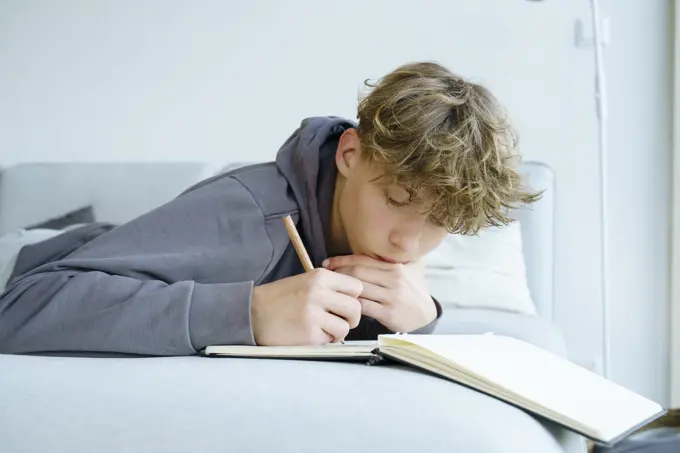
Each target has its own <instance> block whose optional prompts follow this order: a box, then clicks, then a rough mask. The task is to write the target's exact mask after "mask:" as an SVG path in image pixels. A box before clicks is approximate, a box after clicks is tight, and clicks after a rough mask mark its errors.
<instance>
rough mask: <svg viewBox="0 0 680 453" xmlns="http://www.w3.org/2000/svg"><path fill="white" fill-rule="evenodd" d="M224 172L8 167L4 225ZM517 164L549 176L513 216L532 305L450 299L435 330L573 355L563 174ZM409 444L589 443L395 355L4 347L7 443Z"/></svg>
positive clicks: (2, 440)
mask: <svg viewBox="0 0 680 453" xmlns="http://www.w3.org/2000/svg"><path fill="white" fill-rule="evenodd" d="M230 167H231V166H228V167H226V168H230ZM224 170H225V166H224V165H215V164H208V163H203V162H175V163H172V162H165V163H160V162H146V163H144V162H140V163H126V162H121V163H115V162H109V163H59V164H57V163H53V164H50V163H38V164H22V165H16V166H12V167H8V168H4V169H2V170H1V171H0V236H2V235H8V234H12V232H15V231H17V230H18V229H21V228H23V227H24V226H26V225H34V224H36V223H39V222H40V221H42V220H45V219H50V218H54V217H57V216H59V215H60V214H61V213H64V212H69V211H72V210H73V209H76V208H79V207H82V206H86V205H87V206H91V207H93V208H94V212H95V213H96V215H97V220H103V221H110V222H114V223H122V222H125V221H127V220H130V219H132V218H134V217H136V216H138V215H140V214H142V213H144V212H146V211H148V210H150V209H153V208H154V207H156V206H158V205H160V204H162V203H164V202H166V201H168V200H170V199H171V198H172V197H174V196H176V195H178V194H179V193H180V192H182V191H183V190H184V189H185V188H187V187H188V186H190V185H192V184H193V183H195V182H197V181H200V180H202V179H204V178H207V177H209V176H212V175H213V174H215V173H216V172H220V171H224ZM522 172H523V175H524V176H525V178H526V179H527V181H528V182H529V183H530V184H531V185H532V187H535V188H540V189H544V190H545V193H544V195H543V198H542V200H541V201H540V202H538V203H537V204H536V205H534V206H533V207H532V208H530V209H522V210H518V211H517V212H516V214H515V215H516V217H517V219H518V221H519V222H518V225H519V227H520V229H521V237H522V254H523V258H524V262H525V265H526V269H525V270H526V278H527V285H528V290H529V293H530V295H531V299H532V302H533V306H534V307H535V313H532V314H527V313H518V312H513V311H510V310H503V309H494V308H489V307H472V306H469V307H461V306H455V305H451V306H448V305H447V304H446V303H444V304H443V305H444V315H443V317H442V319H441V321H440V323H439V325H438V328H437V331H436V332H435V333H436V334H451V333H484V332H488V331H493V332H496V333H501V334H505V335H511V336H514V337H516V338H520V339H523V340H526V341H529V342H531V343H534V344H536V345H538V346H540V347H542V348H545V349H547V350H550V351H552V352H554V353H556V354H559V355H562V356H565V357H568V351H567V349H566V347H565V342H564V339H563V337H562V336H561V334H560V332H559V330H558V329H557V328H556V327H555V325H554V322H553V312H554V310H553V297H552V291H553V289H552V288H553V276H552V269H553V262H552V261H553V256H552V250H553V241H554V236H553V213H554V190H555V181H554V174H553V172H552V171H551V169H550V168H549V167H548V166H546V165H544V164H542V163H539V162H524V163H523V164H522ZM139 194H143V196H140V195H139ZM446 291H449V289H446ZM414 450H422V451H427V452H473V453H474V452H480V453H481V452H488V453H501V452H503V453H512V452H537V453H553V452H554V453H558V452H560V453H577V452H578V453H580V452H585V451H586V444H585V441H584V439H583V438H582V437H581V436H579V435H577V434H575V433H573V432H571V431H568V430H566V429H563V428H562V427H560V426H557V425H555V424H553V423H552V422H550V421H547V420H544V419H541V418H539V417H536V416H533V415H531V414H529V413H527V412H525V411H522V410H521V409H518V408H516V407H514V406H511V405H509V404H506V403H504V402H502V401H500V400H497V399H494V398H491V397H488V396H486V395H483V394H481V393H478V392H475V391H473V390H471V389H469V388H467V387H463V386H460V385H457V384H455V383H452V382H448V381H445V380H442V379H439V378H436V377H434V376H431V375H428V374H426V373H424V372H419V371H416V370H414V369H410V368H406V367H403V366H399V365H396V364H393V365H389V366H378V367H369V366H366V365H365V364H362V363H355V362H323V361H303V360H300V361H298V360H273V359H271V360H270V359H209V358H204V357H200V356H190V357H131V356H130V357H128V356H113V355H108V356H103V355H97V356H95V355H85V354H80V355H76V354H70V355H67V354H42V355H2V354H0V451H2V452H7V453H18V452H38V451H41V452H42V451H50V452H73V451H92V452H102V453H105V452H188V451H197V452H206V453H212V452H264V451H277V452H297V453H300V452H312V451H315V452H316V451H323V452H327V453H335V452H343V453H344V452H347V451H367V452H368V451H370V452H375V453H377V452H386V453H400V452H412V451H414Z"/></svg>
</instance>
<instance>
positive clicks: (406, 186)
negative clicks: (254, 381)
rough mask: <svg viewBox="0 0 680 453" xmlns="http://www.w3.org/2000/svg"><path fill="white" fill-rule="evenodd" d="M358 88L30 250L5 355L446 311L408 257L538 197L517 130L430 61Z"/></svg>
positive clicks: (341, 332)
mask: <svg viewBox="0 0 680 453" xmlns="http://www.w3.org/2000/svg"><path fill="white" fill-rule="evenodd" d="M371 86H372V88H373V90H372V92H371V93H370V94H369V95H368V96H366V97H365V98H364V99H362V100H361V101H360V103H359V107H358V124H354V123H352V122H350V121H348V120H345V119H341V118H335V117H327V118H310V119H306V120H304V121H303V122H302V124H301V126H300V128H299V129H298V130H297V131H295V132H294V133H293V135H292V136H291V137H290V138H289V139H288V140H287V141H286V142H285V143H284V144H283V146H282V147H281V149H280V150H279V152H278V154H277V156H276V160H275V162H270V163H265V164H259V165H254V166H249V167H245V168H241V169H238V170H235V171H232V172H230V173H228V174H224V175H219V176H217V177H213V178H211V179H208V180H206V181H203V182H201V183H199V184H197V185H196V186H194V187H192V188H190V189H189V190H187V191H186V192H185V193H184V194H182V195H181V196H179V197H177V198H176V199H174V200H172V201H171V202H169V203H167V204H165V205H164V206H161V207H159V208H157V209H155V210H153V211H151V212H149V213H147V214H145V215H143V216H141V217H139V218H137V219H135V220H132V221H131V222H128V223H126V224H124V225H121V226H119V227H116V228H106V229H104V231H103V232H102V231H101V230H102V228H101V226H99V225H97V226H95V227H94V228H93V227H89V228H88V227H86V228H81V229H79V230H75V231H71V232H68V233H65V234H62V235H60V236H58V237H57V238H55V239H52V240H48V241H46V242H44V243H42V244H41V245H40V246H39V247H36V248H34V249H32V250H31V253H30V254H31V255H32V256H31V257H30V259H28V261H30V262H31V263H32V264H31V266H28V267H27V268H26V269H23V270H22V271H21V273H22V275H21V276H19V277H17V278H14V279H13V280H12V281H11V282H10V285H9V286H8V288H7V290H6V291H5V293H4V294H3V295H2V296H1V297H0V352H8V353H28V352H43V351H96V352H119V353H136V354H149V355H186V354H194V353H196V352H197V351H200V350H201V349H202V348H204V347H205V346H207V345H210V344H245V345H253V344H258V345H296V344H323V343H327V342H335V341H341V340H345V339H346V340H354V339H374V338H376V337H377V335H378V334H380V333H389V332H397V331H398V332H410V333H430V332H433V331H434V328H435V326H436V323H437V320H438V319H439V317H440V316H441V307H440V306H439V304H438V303H437V302H436V301H434V300H433V298H432V297H431V296H430V295H429V293H428V291H427V288H426V285H425V281H424V275H423V269H422V265H421V261H420V260H421V258H422V257H423V256H424V255H425V254H427V253H428V252H430V251H431V250H433V249H434V248H435V247H436V246H437V245H438V244H439V243H440V242H441V241H442V240H443V239H444V237H445V236H446V235H447V234H448V233H458V234H474V233H475V232H476V231H478V230H479V229H480V228H484V227H486V226H489V225H502V224H506V223H508V222H509V221H510V219H509V218H508V217H507V214H508V212H507V211H508V209H510V208H513V207H515V206H517V205H520V204H524V203H530V202H532V201H534V200H535V199H536V198H537V197H538V195H537V194H535V193H531V192H528V191H525V190H524V189H523V188H522V187H521V184H520V177H519V175H518V173H517V171H516V168H515V165H516V161H513V159H514V158H515V157H516V156H515V151H516V150H515V139H514V135H513V133H512V130H511V128H510V127H509V125H508V124H507V122H506V120H505V117H504V115H503V114H502V110H501V109H500V107H499V105H498V103H497V102H496V101H495V99H494V98H493V96H492V95H491V94H490V93H489V92H488V91H487V90H486V89H485V88H483V87H481V86H478V85H474V84H471V83H469V82H466V81H464V80H462V79H461V78H459V77H457V76H455V75H454V74H452V73H450V72H449V71H448V70H447V69H445V68H443V67H441V66H440V65H437V64H435V63H429V62H425V63H413V64H408V65H404V66H402V67H400V68H397V69H396V70H395V71H393V72H391V73H390V74H388V75H386V76H385V77H384V78H383V79H382V80H380V81H379V83H377V84H376V85H371ZM287 215H290V216H291V217H292V218H293V220H294V221H295V223H296V225H297V229H298V231H299V232H300V235H301V237H302V240H303V243H304V244H305V247H306V248H307V251H308V253H309V255H310V257H311V260H312V263H313V264H314V267H315V269H314V270H313V271H311V272H307V273H305V272H303V268H302V265H301V263H300V261H299V259H298V256H297V254H296V252H295V250H294V248H293V246H292V244H291V242H290V240H289V237H288V235H287V232H286V229H285V227H284V224H283V222H282V220H281V219H282V218H283V217H285V216H287ZM24 266H25V265H24ZM17 267H19V268H21V263H18V264H17Z"/></svg>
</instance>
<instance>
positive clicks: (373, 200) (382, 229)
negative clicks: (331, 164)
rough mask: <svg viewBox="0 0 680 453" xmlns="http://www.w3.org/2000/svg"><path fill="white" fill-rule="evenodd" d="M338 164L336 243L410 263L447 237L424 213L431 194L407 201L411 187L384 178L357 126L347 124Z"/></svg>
mask: <svg viewBox="0 0 680 453" xmlns="http://www.w3.org/2000/svg"><path fill="white" fill-rule="evenodd" d="M336 165H337V167H338V181H337V183H336V189H335V192H336V193H335V196H334V202H333V205H334V206H333V220H332V223H333V225H332V234H331V237H332V238H333V240H334V242H336V244H335V245H336V247H339V248H340V249H342V248H344V249H349V250H351V252H352V253H353V254H364V255H369V256H371V257H373V258H377V259H380V260H383V261H390V262H398V263H407V262H414V261H417V260H419V259H420V258H422V257H423V256H424V255H426V254H427V253H429V252H430V251H432V250H433V249H434V248H435V247H437V245H439V244H440V243H441V241H442V240H443V239H444V238H445V237H446V235H447V231H446V230H445V229H444V228H443V227H441V226H437V225H435V224H433V223H432V222H431V221H430V220H429V218H428V216H427V215H426V214H424V213H423V211H424V209H423V208H426V207H427V203H428V200H427V199H424V200H421V201H420V202H417V203H412V204H408V205H406V202H408V200H409V194H408V192H407V191H406V190H404V189H403V188H400V187H398V186H392V187H384V186H383V185H381V184H378V182H377V178H379V177H380V176H381V175H382V174H383V172H382V171H381V169H380V168H379V166H378V165H376V164H371V163H370V162H369V161H368V159H365V158H362V156H361V145H360V142H359V137H358V135H357V133H356V130H354V129H349V130H347V131H346V132H345V133H344V134H343V136H342V138H341V139H340V143H339V145H338V150H337V151H336ZM337 242H341V244H337Z"/></svg>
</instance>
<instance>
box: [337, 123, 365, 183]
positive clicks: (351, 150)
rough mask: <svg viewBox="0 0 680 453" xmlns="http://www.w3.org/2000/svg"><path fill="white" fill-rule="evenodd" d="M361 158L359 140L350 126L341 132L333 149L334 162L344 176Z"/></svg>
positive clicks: (356, 165)
mask: <svg viewBox="0 0 680 453" xmlns="http://www.w3.org/2000/svg"><path fill="white" fill-rule="evenodd" d="M360 160H361V142H360V140H359V134H358V133H357V130H356V129H353V128H350V129H347V130H346V131H345V132H343V133H342V135H341V136H340V141H339V142H338V149H337V150H336V151H335V164H336V166H337V167H338V172H339V173H340V174H341V175H342V176H344V177H345V178H346V177H348V176H349V174H350V173H351V172H352V171H354V170H355V169H356V168H357V167H358V166H359V162H360Z"/></svg>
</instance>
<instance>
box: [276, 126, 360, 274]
mask: <svg viewBox="0 0 680 453" xmlns="http://www.w3.org/2000/svg"><path fill="white" fill-rule="evenodd" d="M354 127H356V124H355V123H353V122H352V121H350V120H347V119H344V118H339V117H334V116H327V117H313V118H306V119H305V120H303V121H302V123H301V125H300V127H299V128H298V129H297V130H296V131H295V132H294V133H293V134H292V135H291V136H290V137H289V138H288V140H286V142H285V143H284V144H283V146H281V148H280V149H279V152H278V153H277V155H276V166H277V167H278V169H279V171H280V172H281V173H282V174H283V176H284V177H285V178H286V180H287V181H288V183H289V185H290V188H291V191H292V192H293V196H294V197H295V198H296V200H297V203H298V206H299V207H300V219H299V221H298V225H297V227H298V230H299V231H300V235H301V236H302V240H303V241H304V244H305V247H306V248H307V252H308V253H309V256H310V258H311V260H312V263H313V264H314V265H315V266H320V265H321V261H323V259H325V258H326V244H325V231H324V220H323V219H322V215H323V212H330V210H331V206H330V205H332V203H333V195H332V194H333V191H332V190H330V197H328V194H327V192H328V191H322V192H323V193H320V191H319V188H320V187H322V186H323V185H324V183H329V180H328V179H329V178H330V177H331V176H333V181H334V176H335V171H332V172H331V171H324V170H328V169H325V168H320V167H321V165H323V164H320V163H321V162H322V160H323V162H324V164H326V165H333V168H335V167H334V165H335V160H334V159H332V158H330V159H324V157H332V156H331V155H334V153H335V147H332V149H331V146H329V145H330V144H332V143H335V141H336V140H337V138H338V137H340V135H341V134H342V133H343V132H344V131H345V130H347V129H350V128H354ZM320 197H321V199H320ZM325 198H330V199H325ZM329 203H330V205H327V204H329ZM326 221H328V220H326Z"/></svg>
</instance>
